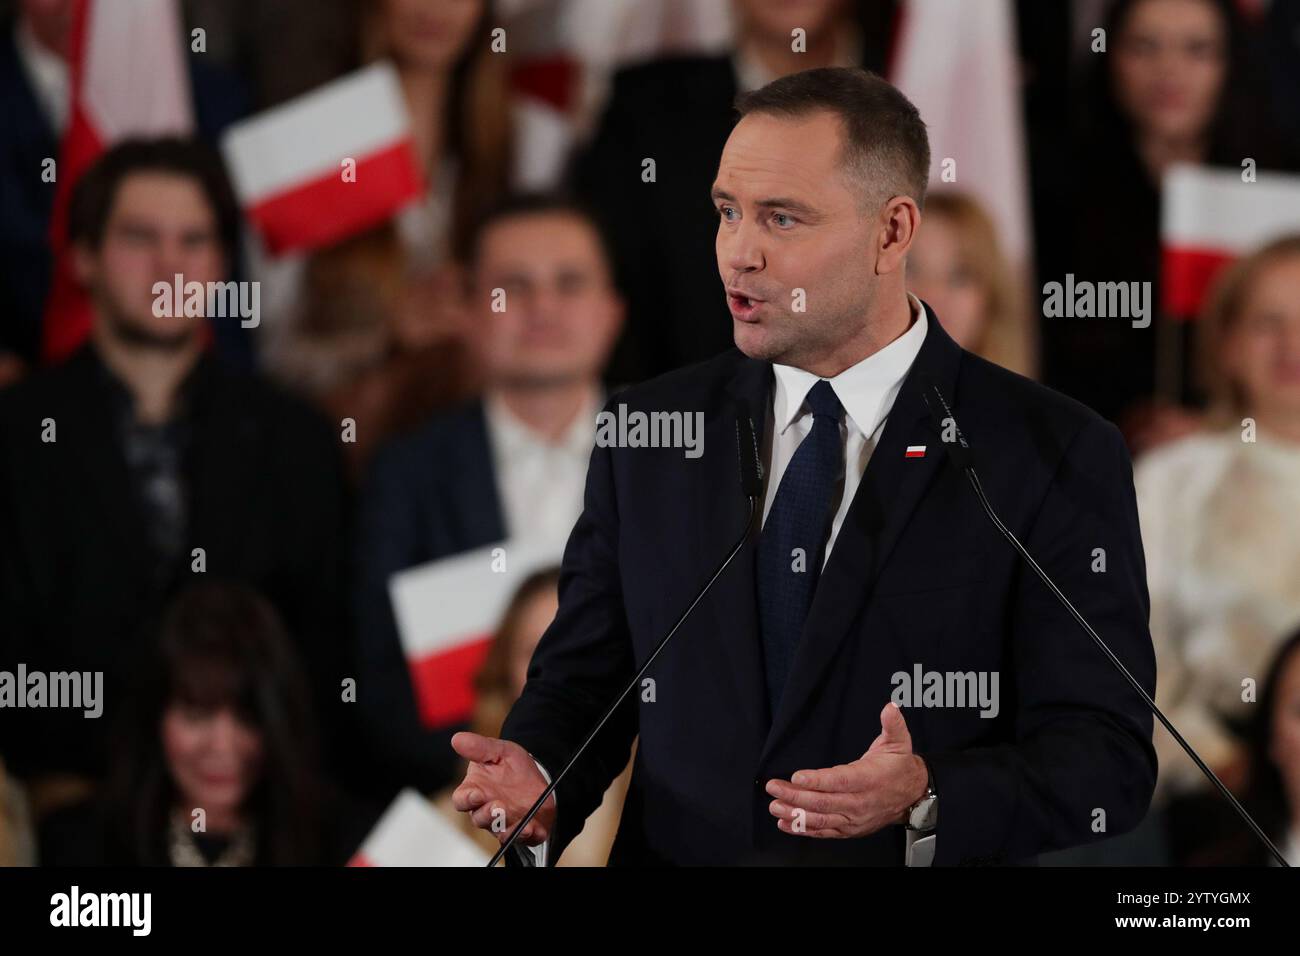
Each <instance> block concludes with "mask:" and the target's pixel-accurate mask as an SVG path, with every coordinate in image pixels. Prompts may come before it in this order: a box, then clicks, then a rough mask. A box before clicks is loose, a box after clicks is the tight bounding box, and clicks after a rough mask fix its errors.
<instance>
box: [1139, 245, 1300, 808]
mask: <svg viewBox="0 0 1300 956" xmlns="http://www.w3.org/2000/svg"><path fill="white" fill-rule="evenodd" d="M1198 334H1199V337H1200V343H1199V344H1200V350H1201V358H1202V366H1203V369H1204V378H1205V383H1206V387H1207V389H1208V391H1209V393H1210V394H1211V396H1212V397H1213V404H1212V406H1211V409H1212V411H1211V418H1210V421H1211V422H1212V423H1214V424H1215V426H1216V427H1214V428H1212V429H1211V430H1208V431H1207V432H1205V433H1203V434H1198V435H1194V436H1191V437H1188V438H1185V439H1182V440H1181V441H1178V442H1175V443H1172V444H1169V445H1165V446H1163V447H1161V448H1159V449H1157V450H1155V451H1153V452H1151V453H1150V454H1149V455H1147V456H1145V457H1143V458H1141V459H1139V460H1138V463H1137V467H1136V469H1135V473H1134V482H1135V485H1136V488H1137V499H1138V508H1139V512H1140V516H1141V522H1142V540H1143V544H1144V546H1145V549H1146V558H1147V580H1148V585H1149V588H1150V593H1151V635H1152V639H1153V641H1154V642H1155V648H1156V657H1157V666H1158V669H1159V672H1160V681H1159V686H1158V694H1157V702H1158V703H1159V704H1160V706H1161V707H1162V708H1163V709H1164V711H1165V713H1166V714H1168V715H1169V717H1170V719H1171V720H1172V721H1173V722H1174V724H1175V726H1177V727H1178V728H1179V730H1180V731H1181V732H1182V734H1183V735H1184V736H1185V737H1186V738H1187V740H1188V742H1189V743H1191V745H1192V746H1193V747H1195V748H1196V749H1197V751H1198V752H1199V753H1200V754H1201V756H1202V757H1203V758H1205V760H1206V762H1207V763H1208V764H1209V765H1210V766H1211V767H1212V768H1213V769H1214V770H1215V771H1216V772H1217V773H1219V775H1220V776H1221V777H1222V778H1223V779H1224V782H1225V783H1227V784H1228V785H1229V786H1232V785H1233V784H1240V782H1241V781H1242V779H1243V774H1244V771H1245V769H1246V761H1245V754H1246V751H1245V748H1244V747H1243V745H1242V743H1241V738H1240V730H1241V725H1242V722H1243V718H1244V717H1245V715H1246V714H1247V713H1248V712H1249V711H1250V710H1251V709H1252V708H1253V706H1254V703H1253V702H1254V700H1255V688H1256V686H1257V684H1258V682H1259V680H1260V679H1261V677H1262V675H1263V672H1264V668H1265V667H1266V665H1267V662H1268V661H1269V659H1270V658H1271V657H1272V655H1273V654H1274V652H1275V651H1276V650H1277V648H1278V646H1279V644H1281V642H1282V641H1283V640H1285V638H1286V635H1288V634H1289V633H1290V632H1291V631H1292V630H1294V629H1295V628H1296V627H1297V626H1298V625H1300V234H1297V235H1292V236H1289V237H1287V238H1283V239H1279V240H1277V241H1275V242H1273V243H1270V244H1269V245H1267V246H1266V247H1264V248H1263V249H1260V250H1259V251H1257V252H1256V253H1254V254H1253V255H1250V256H1247V257H1246V258H1244V259H1241V260H1239V261H1238V262H1236V263H1235V264H1234V265H1233V266H1231V267H1230V268H1229V269H1228V271H1227V272H1226V273H1225V274H1224V275H1223V276H1222V277H1220V280H1219V282H1218V283H1217V285H1216V288H1215V291H1214V293H1213V295H1212V296H1211V299H1210V301H1209V303H1208V305H1207V307H1206V310H1205V313H1204V314H1203V316H1202V317H1201V320H1200V323H1199V324H1198ZM1155 741H1156V748H1157V751H1158V753H1159V757H1160V783H1159V786H1158V788H1157V799H1160V798H1162V797H1164V796H1167V795H1169V794H1170V793H1173V792H1178V791H1183V790H1187V789H1195V788H1200V787H1202V786H1205V783H1204V781H1203V778H1202V777H1201V774H1200V772H1199V771H1198V770H1197V768H1196V767H1195V765H1194V764H1193V763H1192V762H1191V761H1190V760H1188V759H1187V757H1186V756H1185V755H1184V754H1183V753H1182V751H1181V749H1180V748H1179V747H1178V746H1177V744H1176V743H1175V742H1174V741H1173V739H1172V738H1171V737H1170V736H1169V735H1168V734H1167V733H1166V732H1165V731H1164V730H1163V728H1160V727H1157V728H1156V736H1155Z"/></svg>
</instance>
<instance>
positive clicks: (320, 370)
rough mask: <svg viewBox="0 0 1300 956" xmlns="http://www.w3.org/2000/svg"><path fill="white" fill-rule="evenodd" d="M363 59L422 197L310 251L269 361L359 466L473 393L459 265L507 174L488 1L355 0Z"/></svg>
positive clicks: (507, 138) (504, 71)
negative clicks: (406, 126) (401, 104)
mask: <svg viewBox="0 0 1300 956" xmlns="http://www.w3.org/2000/svg"><path fill="white" fill-rule="evenodd" d="M359 10H360V37H361V40H360V44H359V51H358V52H359V60H360V62H361V65H365V64H369V63H373V62H376V61H379V60H382V59H387V60H389V61H391V62H392V63H393V65H394V66H395V67H396V69H397V74H398V78H399V82H400V84H401V89H402V93H403V97H404V99H405V101H406V106H407V109H408V112H409V114H410V119H411V138H412V141H413V143H414V147H415V153H416V156H417V158H418V161H419V163H420V166H421V168H422V169H423V171H424V174H425V177H426V180H427V182H428V186H429V190H428V194H427V196H426V198H425V200H424V201H423V202H420V203H415V204H413V205H410V206H408V207H406V208H405V209H403V210H402V211H401V212H399V213H398V214H397V215H396V216H395V217H394V218H393V219H391V220H390V221H388V222H386V223H384V224H382V225H380V226H378V227H376V228H374V229H372V230H369V231H367V232H365V233H362V234H360V235H356V236H352V237H349V238H348V239H346V240H343V241H342V242H340V243H338V244H336V245H334V246H332V247H329V248H326V249H321V250H318V251H317V252H315V253H314V254H313V255H312V256H311V257H310V258H309V259H308V260H307V262H306V263H305V265H304V266H303V267H302V270H301V272H300V274H299V275H298V276H297V277H296V278H295V280H294V285H295V292H294V294H293V295H292V296H290V297H289V299H290V302H291V304H290V305H289V306H288V307H287V313H286V315H285V321H283V322H281V323H278V324H277V323H270V324H268V326H267V329H266V333H265V339H264V354H265V356H266V361H267V365H268V367H269V368H270V370H271V371H272V374H274V375H275V376H276V377H277V378H279V379H280V380H281V381H283V382H285V383H286V384H288V385H290V386H291V387H293V388H295V389H297V390H299V391H302V392H305V393H307V394H309V395H311V396H313V397H314V398H315V399H316V400H317V402H318V403H319V404H321V405H323V406H324V407H325V409H326V410H327V411H328V412H329V413H330V414H331V415H333V416H336V417H337V418H339V419H342V418H351V419H353V420H354V421H355V422H356V430H355V436H354V437H355V440H354V441H350V442H348V443H347V444H346V445H345V446H344V447H345V448H346V449H347V451H348V453H349V455H350V456H351V458H352V463H353V465H354V466H355V467H356V468H357V469H358V470H359V469H360V468H361V467H362V465H363V464H364V462H365V461H366V459H367V458H368V457H369V454H370V453H371V451H372V450H373V449H374V448H376V447H378V445H380V444H382V443H383V441H384V439H385V438H386V437H388V436H389V435H391V434H392V433H394V432H396V431H400V430H402V429H404V428H407V427H410V426H411V425H413V424H414V423H416V422H419V421H422V420H424V419H425V418H427V417H428V416H429V415H430V414H432V413H433V412H435V411H437V410H438V409H441V408H446V407H448V406H450V405H453V404H455V403H457V402H459V401H461V400H462V399H464V398H465V397H466V396H468V395H469V394H471V393H472V392H473V390H474V389H475V388H476V387H477V376H476V374H475V372H474V369H473V366H472V363H471V361H470V353H468V352H467V351H466V349H465V347H464V339H465V337H466V335H467V334H468V332H469V330H468V328H467V326H466V312H465V310H464V308H463V305H464V296H465V288H464V275H463V273H462V269H461V266H460V262H461V261H462V259H463V253H464V251H465V244H466V242H467V241H468V235H469V231H470V229H471V228H472V225H473V222H474V220H475V218H476V217H477V215H478V214H479V213H480V212H481V211H482V210H483V209H484V208H486V206H487V205H489V204H490V203H491V202H493V201H494V200H495V199H497V198H498V197H499V196H501V195H503V194H504V193H505V191H506V190H507V188H508V186H509V184H510V182H511V178H512V161H513V157H514V149H513V147H514V142H515V133H514V121H513V117H512V111H511V97H510V91H509V83H508V81H509V60H508V58H507V56H505V55H504V54H499V53H494V52H492V49H491V46H490V43H491V37H490V31H491V29H492V27H493V25H494V21H493V18H492V7H491V4H489V3H488V2H487V0H361V4H360V8H359Z"/></svg>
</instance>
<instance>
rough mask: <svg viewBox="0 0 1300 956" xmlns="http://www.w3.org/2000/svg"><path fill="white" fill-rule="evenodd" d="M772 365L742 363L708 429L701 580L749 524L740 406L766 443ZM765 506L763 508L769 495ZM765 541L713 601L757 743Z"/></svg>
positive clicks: (717, 628) (700, 507) (721, 582)
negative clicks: (760, 568) (757, 578)
mask: <svg viewBox="0 0 1300 956" xmlns="http://www.w3.org/2000/svg"><path fill="white" fill-rule="evenodd" d="M771 378H772V367H771V365H769V364H768V363H766V362H760V361H756V360H754V359H742V360H741V365H740V368H739V369H738V370H737V372H736V374H735V375H734V376H733V377H732V379H731V381H730V382H729V384H728V389H727V390H728V394H729V396H730V399H731V401H728V402H726V403H725V404H724V405H723V407H721V408H719V409H714V410H713V412H712V416H711V419H710V420H709V421H708V422H707V423H706V425H705V444H704V448H705V454H704V456H703V459H702V463H703V464H704V475H703V477H702V480H700V481H699V482H697V484H696V500H695V521H694V522H693V523H694V525H695V528H696V545H697V547H696V554H697V561H698V564H699V568H698V577H699V578H700V580H704V579H705V577H706V576H707V575H709V574H711V573H713V570H714V569H715V568H716V567H717V564H718V562H719V561H721V560H722V558H723V557H725V556H726V555H725V553H724V552H723V551H722V549H723V548H726V547H728V546H729V545H730V544H731V542H733V541H735V540H736V536H737V535H738V534H740V531H741V529H742V528H743V527H744V525H745V519H746V517H747V516H748V514H749V505H748V502H747V500H746V499H745V496H744V495H743V494H742V493H741V489H740V452H739V449H738V447H737V443H736V413H737V409H738V407H739V406H738V405H737V404H736V402H737V401H739V402H743V403H744V404H745V405H747V406H748V408H749V415H750V417H751V418H752V420H753V422H754V432H755V435H756V436H758V438H759V440H761V436H762V435H763V433H764V428H765V422H766V420H767V417H768V406H769V405H770V403H771V398H770V389H771ZM758 507H759V508H760V509H761V508H762V507H763V501H762V497H761V496H760V498H759V501H758ZM757 543H758V536H757V522H756V523H755V530H754V533H751V534H750V536H749V538H748V540H746V542H745V544H744V547H742V548H741V550H740V552H739V553H738V554H737V555H736V557H735V559H734V560H733V561H732V562H731V566H730V567H728V568H727V571H726V573H725V574H723V575H722V577H720V578H719V579H718V581H717V583H716V584H714V586H713V589H712V590H711V591H710V592H709V597H708V599H707V600H706V602H705V603H706V605H707V606H708V613H710V614H711V615H712V616H713V626H712V628H711V630H712V631H713V633H715V634H717V635H718V636H719V639H720V640H721V641H722V642H723V644H724V645H725V647H726V651H727V655H728V657H729V658H730V659H731V665H732V666H731V670H730V675H731V678H732V680H733V682H734V684H735V688H736V693H737V696H738V698H739V700H740V703H741V707H740V713H741V714H742V715H744V717H745V718H746V719H748V720H749V721H750V722H751V724H752V729H753V730H754V732H755V735H756V736H755V739H757V740H762V739H763V737H764V736H765V735H766V731H767V724H766V717H767V695H766V691H765V684H764V677H763V661H762V656H761V655H762V650H761V647H760V642H759V636H758V611H757V607H758V598H757V592H756V590H755V586H754V560H755V553H756V546H757Z"/></svg>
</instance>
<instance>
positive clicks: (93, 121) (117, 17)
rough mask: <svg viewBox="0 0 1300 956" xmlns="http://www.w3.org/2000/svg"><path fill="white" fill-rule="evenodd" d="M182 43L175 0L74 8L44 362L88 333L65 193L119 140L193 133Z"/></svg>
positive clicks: (82, 0)
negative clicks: (69, 243)
mask: <svg viewBox="0 0 1300 956" xmlns="http://www.w3.org/2000/svg"><path fill="white" fill-rule="evenodd" d="M183 36H184V34H183V32H182V28H181V18H180V13H179V10H178V4H177V2H176V0H131V2H130V3H121V2H120V0H75V2H74V4H73V8H72V28H71V31H70V49H69V51H68V54H69V55H68V71H69V80H70V87H71V103H70V109H69V113H68V117H69V118H68V128H67V131H66V132H65V133H64V135H63V142H62V144H61V146H60V150H59V164H58V189H57V192H56V193H55V198H54V214H53V217H52V219H51V223H50V247H51V251H52V252H53V254H54V281H53V285H52V286H51V289H50V296H49V299H48V300H47V302H46V307H45V315H44V318H43V322H42V326H41V351H42V354H43V355H44V357H45V358H46V360H47V361H55V360H58V359H60V358H63V357H65V356H66V355H68V354H69V353H70V352H72V351H73V350H75V349H76V348H77V346H79V345H80V344H81V343H82V341H83V340H84V339H85V337H86V335H87V333H89V331H90V318H91V310H90V300H89V299H88V297H87V296H86V293H85V291H84V290H83V289H82V288H81V287H80V285H79V284H78V283H77V281H76V278H75V276H74V275H73V271H72V259H71V255H70V252H69V250H68V248H67V217H68V200H69V198H70V196H71V193H72V187H73V186H74V185H75V184H76V182H77V180H78V179H80V178H81V175H82V174H83V173H84V172H85V171H86V170H87V168H89V167H90V166H91V165H92V164H93V163H94V162H95V160H96V159H98V158H99V156H100V155H101V154H102V153H103V152H104V151H105V150H106V149H108V148H109V147H110V146H112V145H113V144H114V143H116V142H117V141H118V140H121V139H125V138H127V137H130V136H164V135H169V134H171V135H185V134H188V133H190V132H192V130H193V128H194V110H193V105H192V104H191V102H190V82H189V72H188V69H187V67H186V62H185V49H184V46H183Z"/></svg>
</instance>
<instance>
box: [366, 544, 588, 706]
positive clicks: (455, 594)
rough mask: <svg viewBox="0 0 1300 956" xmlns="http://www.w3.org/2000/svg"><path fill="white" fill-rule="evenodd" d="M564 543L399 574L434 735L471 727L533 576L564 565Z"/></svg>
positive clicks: (398, 601) (421, 696)
mask: <svg viewBox="0 0 1300 956" xmlns="http://www.w3.org/2000/svg"><path fill="white" fill-rule="evenodd" d="M563 552H564V542H563V541H550V542H542V541H529V542H524V541H502V542H501V543H499V544H495V545H489V546H487V547H483V548H477V549H475V550H473V551H466V552H464V553H462V554H458V555H454V556H452V557H450V558H444V559H442V560H439V561H433V562H430V563H429V564H425V565H421V566H419V567H416V568H410V569H408V570H405V571H399V572H398V573H397V574H395V575H393V576H392V578H390V579H389V582H388V593H389V597H390V598H391V599H392V602H393V616H394V617H395V618H396V620H397V633H398V637H399V638H400V640H401V643H402V650H403V652H404V653H405V655H406V662H407V666H408V667H409V668H410V672H411V684H412V686H413V687H414V688H415V700H416V704H417V706H418V708H419V713H420V719H421V720H422V721H423V722H424V724H425V725H426V726H428V727H447V726H450V725H452V724H458V723H462V722H464V721H465V720H467V719H468V718H469V716H470V714H471V712H472V711H473V709H474V676H475V675H476V674H477V673H478V671H479V668H481V667H482V666H483V661H484V659H485V658H486V657H487V652H488V647H489V646H490V645H491V642H492V638H493V636H494V634H495V633H496V628H497V625H498V624H500V622H501V616H502V615H503V614H504V613H505V610H506V605H507V604H509V603H510V598H511V597H512V596H513V595H514V593H515V589H516V588H518V587H519V585H520V584H521V583H522V582H523V580H524V579H525V578H527V577H528V575H530V574H532V573H533V572H535V571H538V570H541V569H542V568H545V567H550V566H554V565H556V564H559V562H560V558H561V556H562V555H563Z"/></svg>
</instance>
